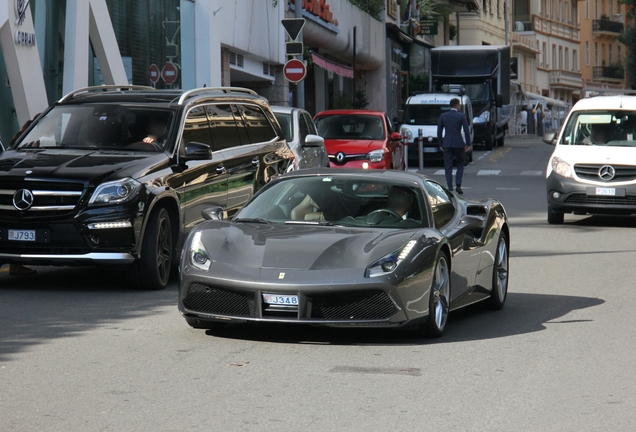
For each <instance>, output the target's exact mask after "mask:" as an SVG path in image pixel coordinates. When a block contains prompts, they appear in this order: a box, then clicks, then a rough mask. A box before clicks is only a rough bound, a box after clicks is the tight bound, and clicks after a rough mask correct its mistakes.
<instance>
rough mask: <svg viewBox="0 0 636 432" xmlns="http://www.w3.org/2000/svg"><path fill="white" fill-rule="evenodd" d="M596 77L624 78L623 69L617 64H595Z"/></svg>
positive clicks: (594, 72)
mask: <svg viewBox="0 0 636 432" xmlns="http://www.w3.org/2000/svg"><path fill="white" fill-rule="evenodd" d="M592 72H593V74H594V79H603V78H606V79H615V80H622V79H623V76H624V74H623V69H622V68H619V67H616V66H594V69H593V71H592Z"/></svg>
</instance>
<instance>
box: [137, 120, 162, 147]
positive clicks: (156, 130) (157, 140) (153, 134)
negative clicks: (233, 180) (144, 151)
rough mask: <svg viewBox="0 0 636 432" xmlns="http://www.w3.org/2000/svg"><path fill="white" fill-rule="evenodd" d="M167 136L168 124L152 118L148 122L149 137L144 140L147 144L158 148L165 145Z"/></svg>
mask: <svg viewBox="0 0 636 432" xmlns="http://www.w3.org/2000/svg"><path fill="white" fill-rule="evenodd" d="M165 135H166V122H165V121H163V120H162V119H160V118H157V117H152V118H151V119H150V121H149V122H148V136H147V137H146V138H144V139H143V142H144V143H145V144H152V145H154V146H155V147H157V148H161V147H163V145H164V142H165V139H166V137H165Z"/></svg>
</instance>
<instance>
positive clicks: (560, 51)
mask: <svg viewBox="0 0 636 432" xmlns="http://www.w3.org/2000/svg"><path fill="white" fill-rule="evenodd" d="M559 70H563V47H559Z"/></svg>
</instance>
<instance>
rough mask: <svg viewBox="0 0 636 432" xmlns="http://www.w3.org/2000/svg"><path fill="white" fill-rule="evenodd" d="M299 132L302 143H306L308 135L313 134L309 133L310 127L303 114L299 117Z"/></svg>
mask: <svg viewBox="0 0 636 432" xmlns="http://www.w3.org/2000/svg"><path fill="white" fill-rule="evenodd" d="M298 132H299V133H300V142H301V143H304V142H305V138H307V135H309V134H310V133H311V132H309V126H307V121H306V120H305V116H304V115H302V114H301V115H300V116H299V117H298Z"/></svg>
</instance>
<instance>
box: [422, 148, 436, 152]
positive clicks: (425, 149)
mask: <svg viewBox="0 0 636 432" xmlns="http://www.w3.org/2000/svg"><path fill="white" fill-rule="evenodd" d="M424 153H437V147H424Z"/></svg>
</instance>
